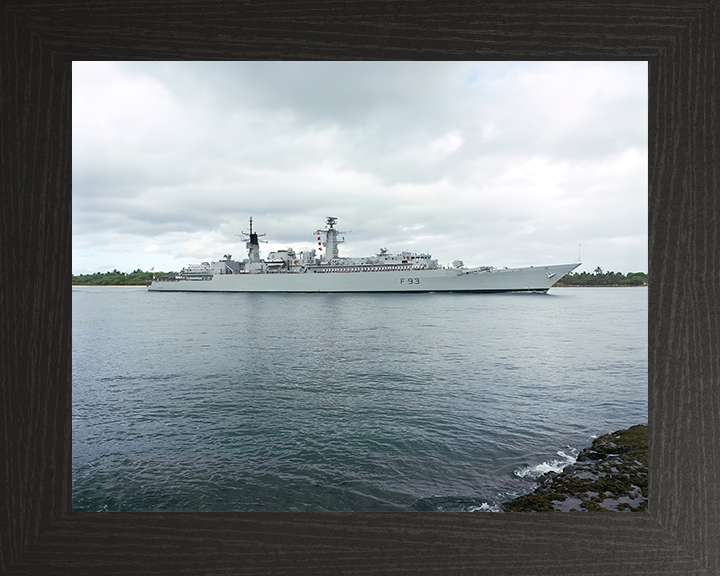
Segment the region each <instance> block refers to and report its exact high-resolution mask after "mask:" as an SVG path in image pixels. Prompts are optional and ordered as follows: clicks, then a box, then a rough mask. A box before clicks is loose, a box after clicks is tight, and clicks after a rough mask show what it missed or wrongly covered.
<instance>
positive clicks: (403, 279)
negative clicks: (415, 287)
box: [400, 278, 420, 284]
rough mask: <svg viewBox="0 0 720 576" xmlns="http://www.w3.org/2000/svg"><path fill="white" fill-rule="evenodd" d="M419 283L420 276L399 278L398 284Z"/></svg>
mask: <svg viewBox="0 0 720 576" xmlns="http://www.w3.org/2000/svg"><path fill="white" fill-rule="evenodd" d="M405 282H407V283H408V284H420V278H400V284H405Z"/></svg>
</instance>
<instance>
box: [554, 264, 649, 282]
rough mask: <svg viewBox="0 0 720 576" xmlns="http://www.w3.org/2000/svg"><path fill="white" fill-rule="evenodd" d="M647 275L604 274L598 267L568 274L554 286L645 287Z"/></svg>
mask: <svg viewBox="0 0 720 576" xmlns="http://www.w3.org/2000/svg"><path fill="white" fill-rule="evenodd" d="M647 283H648V275H647V274H645V272H628V273H627V274H623V273H621V272H612V271H611V272H605V271H604V270H603V269H602V268H600V266H598V267H597V268H595V270H594V271H593V273H592V274H591V273H590V272H580V273H576V272H570V274H567V275H566V276H563V277H562V278H561V279H560V280H558V281H557V282H556V283H555V286H645V285H647Z"/></svg>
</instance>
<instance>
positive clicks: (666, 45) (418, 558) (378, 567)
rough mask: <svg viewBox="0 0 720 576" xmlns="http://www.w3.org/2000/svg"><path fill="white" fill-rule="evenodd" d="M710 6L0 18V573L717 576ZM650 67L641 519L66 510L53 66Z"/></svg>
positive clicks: (65, 157) (67, 326)
mask: <svg viewBox="0 0 720 576" xmlns="http://www.w3.org/2000/svg"><path fill="white" fill-rule="evenodd" d="M719 52H720V14H719V11H718V1H717V0H708V1H703V2H698V1H690V2H683V3H670V2H664V1H659V0H657V1H648V0H641V1H640V2H639V3H638V2H636V3H629V4H628V3H625V2H620V1H617V0H613V1H611V2H605V3H587V2H573V3H567V2H559V1H549V2H542V3H525V2H505V3H493V2H490V3H481V2H455V3H453V2H451V3H430V2H427V1H425V0H417V1H412V2H393V1H388V2H382V3H367V4H366V3H363V2H351V1H348V0H345V1H337V0H330V1H328V2H326V3H310V2H303V1H300V2H297V3H291V2H269V3H261V2H257V1H256V0H236V1H226V0H208V1H207V2H202V3H200V2H198V3H188V2H182V1H180V2H178V1H173V2H170V1H167V0H149V1H148V2H145V3H142V4H128V3H126V2H115V1H109V0H98V1H96V2H88V3H71V4H68V3H58V4H37V3H27V2H20V1H19V0H6V1H5V2H4V3H3V4H2V5H0V86H1V90H2V92H1V93H0V98H1V99H0V115H1V116H0V118H1V122H2V124H1V125H0V143H1V144H2V146H1V147H0V174H1V176H0V177H1V178H2V179H1V180H0V184H1V186H0V188H1V189H2V192H3V193H2V194H0V197H1V198H2V200H0V202H2V210H1V211H0V240H1V241H0V254H2V258H1V259H0V326H1V330H0V334H1V337H2V346H1V348H0V350H1V352H0V354H1V356H0V450H1V451H2V457H1V458H0V461H1V462H2V467H1V468H0V486H2V488H0V572H1V573H8V574H73V575H82V574H104V575H113V574H118V575H120V574H122V575H126V574H136V575H138V574H173V575H177V574H193V575H195V574H299V573H303V574H305V573H307V574H316V575H317V574H333V575H335V574H378V573H389V574H434V573H442V574H465V573H467V574H533V575H535V576H538V575H543V574H548V575H549V574H552V575H554V576H555V575H558V574H585V575H593V574H597V575H603V576H608V575H614V574H616V575H627V574H635V575H643V574H647V575H650V574H652V575H653V576H656V575H660V574H677V575H683V576H687V575H692V574H697V575H702V574H717V573H718V572H720V547H718V546H717V543H718V542H720V514H718V510H719V508H720V494H719V492H720V488H719V487H720V482H718V481H717V476H718V472H720V470H719V468H720V466H719V464H720V458H719V457H718V455H719V454H720V448H719V447H718V442H719V441H720V440H719V439H720V414H719V413H718V412H719V410H720V382H718V380H719V379H720V354H719V353H718V350H720V337H719V335H720V320H719V317H718V310H719V309H720V296H719V294H718V286H719V285H720V268H719V266H718V261H719V259H720V242H718V240H719V239H718V234H719V233H718V230H719V229H720V222H719V221H718V214H719V213H720V201H719V200H718V173H719V170H720V167H719V166H718V151H719V146H718V140H719V137H718V134H720V125H719V122H718V121H719V116H720V115H719V114H718V101H720V99H719V97H720V94H719V88H720V81H719V78H720V72H718V70H720V68H719V67H718V62H720V58H718V55H719ZM288 58H289V59H394V60H403V59H442V60H458V59H472V60H492V59H502V60H524V59H533V60H642V61H648V63H649V78H650V86H649V104H650V106H649V120H650V123H649V125H650V139H649V142H650V146H649V172H650V176H649V199H648V203H649V204H648V218H649V254H650V288H649V291H650V294H649V295H650V302H649V320H648V321H649V430H650V473H649V481H650V491H649V493H650V499H649V511H648V512H646V513H504V514H490V513H465V514H449V513H438V514H434V513H416V514H345V513H336V514H307V513H294V514H290V513H288V514H255V513H237V514H235V513H227V514H207V513H194V514H184V513H173V514H157V513H109V514H100V513H95V514H90V513H72V512H71V511H70V508H71V450H72V447H71V382H72V375H71V371H72V366H71V309H72V301H71V242H72V218H71V204H72V174H71V170H72V168H71V158H72V135H71V108H70V106H71V93H72V74H71V65H72V61H73V60H136V59H143V60H145V59H158V60H159V59H174V60H185V59H203V60H209V59H232V60H238V59H288Z"/></svg>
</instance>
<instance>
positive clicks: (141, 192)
mask: <svg viewBox="0 0 720 576" xmlns="http://www.w3.org/2000/svg"><path fill="white" fill-rule="evenodd" d="M647 90H648V78H647V64H646V63H645V62H510V63H507V62H472V63H466V62H463V63H452V62H450V63H447V62H437V63H407V62H402V63H401V62H351V63H344V62H331V63H325V62H318V63H304V62H300V63H298V62H270V63H268V62H247V63H246V62H242V63H234V62H209V63H208V62H193V63H183V62H133V63H122V62H112V63H106V62H75V63H74V64H73V103H72V105H73V111H72V115H73V210H72V213H73V273H74V274H85V273H90V272H105V271H107V270H112V269H114V268H117V269H118V270H121V271H125V272H130V271H133V270H135V269H137V268H140V269H142V270H150V269H151V268H153V267H154V268H155V270H156V271H159V270H163V271H170V270H179V269H180V268H182V267H183V266H185V265H186V264H189V263H197V262H201V261H208V262H209V261H210V260H218V259H219V258H221V257H222V256H223V255H224V254H232V255H233V257H234V258H236V259H239V260H241V259H243V258H245V257H246V256H247V253H246V249H245V244H244V243H243V242H242V240H241V239H240V238H239V237H238V236H237V235H239V234H240V233H241V232H243V231H247V230H248V218H249V217H250V216H252V217H253V222H254V228H255V229H256V231H258V232H261V233H263V232H264V233H266V234H267V235H266V236H265V237H264V238H263V239H264V240H268V243H267V244H262V245H261V256H265V255H267V253H268V251H269V250H274V249H279V248H286V247H288V246H292V247H294V248H295V249H296V250H303V249H309V248H314V247H316V246H317V241H316V238H315V236H314V235H313V232H314V231H315V230H316V229H317V228H319V227H323V226H324V225H325V217H326V216H335V217H337V218H338V228H339V229H340V230H341V231H344V230H347V231H351V232H350V233H348V234H347V235H346V243H345V244H341V245H340V255H341V256H366V255H370V254H374V253H376V252H377V251H378V250H379V249H380V248H381V247H386V248H388V249H389V250H390V251H391V252H395V251H400V250H413V251H418V252H428V253H430V254H432V255H433V256H434V257H435V258H438V259H439V260H440V263H442V264H447V263H451V262H452V261H453V260H456V259H460V260H463V261H464V262H465V264H466V265H468V266H470V265H471V266H480V265H491V266H497V267H501V266H508V267H511V266H523V265H535V266H540V265H548V264H563V263H568V262H573V261H575V260H577V258H578V246H579V245H581V249H580V250H581V256H582V261H583V266H582V267H581V268H580V269H579V271H583V270H587V271H590V272H592V271H593V270H594V269H595V268H597V267H598V266H600V267H601V268H603V269H604V270H614V271H617V272H623V273H627V272H640V271H642V272H647V181H648V179H647V141H648V136H647V126H648V119H647V99H648V94H647Z"/></svg>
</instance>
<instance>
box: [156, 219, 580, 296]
mask: <svg viewBox="0 0 720 576" xmlns="http://www.w3.org/2000/svg"><path fill="white" fill-rule="evenodd" d="M336 224H337V218H336V217H333V216H328V217H327V218H326V224H325V228H324V229H318V230H316V231H315V237H316V238H317V242H318V247H317V249H309V250H303V251H301V252H295V250H294V249H293V248H290V247H289V248H286V249H283V250H275V251H272V252H270V253H269V254H268V255H267V257H266V258H264V259H263V258H261V257H260V242H261V240H260V237H262V236H265V234H258V233H257V232H255V231H253V220H252V218H250V231H249V232H243V233H242V236H243V238H244V240H245V241H246V244H245V245H246V248H247V251H248V257H247V258H246V259H244V260H242V261H236V260H233V259H232V255H230V254H225V255H224V256H223V258H221V259H220V260H218V261H217V262H209V263H208V262H203V263H201V264H191V265H188V266H187V267H185V268H183V269H182V270H181V271H180V272H179V273H177V274H175V273H173V274H170V275H167V276H164V277H161V278H157V279H154V280H153V282H152V284H151V285H150V286H149V287H148V289H149V290H152V291H163V292H168V291H203V292H205V291H219V292H512V291H536V292H546V291H547V290H548V289H549V288H550V287H551V286H552V285H553V284H554V283H555V282H557V281H558V280H559V279H560V278H562V276H564V275H565V274H567V273H568V272H570V271H572V270H574V269H575V268H577V267H578V266H580V263H579V262H575V263H572V264H559V265H552V266H538V267H535V266H529V267H525V268H502V269H498V268H494V267H492V266H479V267H475V268H466V267H465V265H464V264H463V262H462V261H461V260H455V261H454V262H453V263H452V265H451V266H442V265H440V264H439V263H438V261H437V260H436V259H433V258H432V256H431V255H430V254H425V253H418V252H410V251H403V252H395V253H390V252H389V251H388V250H387V249H386V248H381V249H380V250H379V251H378V252H377V253H376V254H374V255H372V256H365V257H354V258H348V257H341V256H340V255H339V250H338V244H341V243H343V242H344V241H345V234H347V232H341V231H339V230H337V228H335V225H336ZM323 248H324V249H323Z"/></svg>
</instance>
